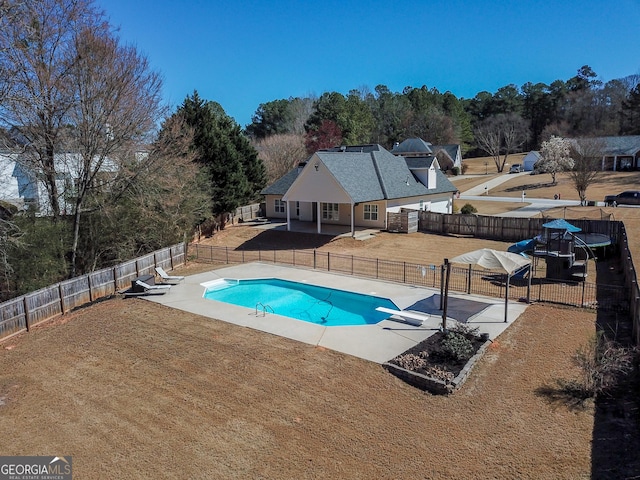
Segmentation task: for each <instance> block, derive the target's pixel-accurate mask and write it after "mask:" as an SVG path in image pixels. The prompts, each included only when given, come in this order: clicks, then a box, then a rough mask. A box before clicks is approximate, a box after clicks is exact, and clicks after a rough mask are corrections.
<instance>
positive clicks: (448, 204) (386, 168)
mask: <svg viewBox="0 0 640 480" xmlns="http://www.w3.org/2000/svg"><path fill="white" fill-rule="evenodd" d="M456 192H457V189H456V187H455V186H454V185H453V184H452V183H451V182H450V181H449V179H448V178H447V177H446V175H444V173H442V171H441V170H440V166H439V164H438V160H437V159H436V158H435V157H434V156H433V155H428V156H424V155H423V156H416V157H407V158H405V157H404V156H401V155H394V154H392V153H391V152H389V151H388V150H386V149H384V148H383V147H382V146H380V145H377V144H374V145H358V146H349V147H339V148H334V149H327V150H321V151H318V152H316V153H314V154H313V155H312V156H311V157H310V158H309V159H308V160H307V162H306V163H305V164H303V165H301V166H300V167H298V168H297V169H294V170H292V171H290V172H289V173H287V174H286V175H284V176H283V177H281V178H280V179H278V180H277V181H276V182H274V183H273V184H272V185H270V186H268V187H267V188H265V189H264V190H263V191H262V192H261V193H262V195H264V197H265V202H266V215H267V217H270V218H286V219H287V228H288V229H290V227H291V220H300V221H304V222H315V223H316V225H317V231H318V233H321V232H322V225H323V224H334V225H350V226H351V231H352V232H354V231H355V227H356V226H358V227H370V228H380V229H385V228H386V226H387V213H390V212H394V213H397V212H399V211H400V210H401V209H403V208H406V209H413V210H427V211H434V212H441V213H452V211H453V198H454V195H455V193H456Z"/></svg>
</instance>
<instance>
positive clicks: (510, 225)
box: [418, 211, 622, 245]
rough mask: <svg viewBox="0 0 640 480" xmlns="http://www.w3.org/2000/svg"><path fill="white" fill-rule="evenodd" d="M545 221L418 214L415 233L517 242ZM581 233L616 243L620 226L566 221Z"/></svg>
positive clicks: (533, 233) (538, 231)
mask: <svg viewBox="0 0 640 480" xmlns="http://www.w3.org/2000/svg"><path fill="white" fill-rule="evenodd" d="M549 220H550V219H548V218H519V217H493V216H484V215H463V214H455V215H449V214H445V213H435V212H425V211H420V212H419V213H418V230H420V231H421V232H431V233H441V234H445V235H464V236H473V237H477V238H486V239H493V240H502V241H504V242H519V241H520V240H527V239H530V238H533V237H535V236H536V235H540V234H541V233H542V232H543V231H544V228H543V227H542V225H543V224H544V223H547V222H548V221H549ZM569 222H570V223H571V224H572V225H575V226H576V227H578V228H581V229H582V231H583V232H588V233H601V234H604V235H607V236H608V237H610V238H611V239H612V242H613V244H614V245H615V244H617V243H618V238H619V236H620V232H621V225H622V222H617V221H613V222H612V221H609V220H590V219H579V220H569Z"/></svg>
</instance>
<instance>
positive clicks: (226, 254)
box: [224, 247, 229, 265]
mask: <svg viewBox="0 0 640 480" xmlns="http://www.w3.org/2000/svg"><path fill="white" fill-rule="evenodd" d="M224 253H225V256H226V260H227V265H228V264H229V247H224Z"/></svg>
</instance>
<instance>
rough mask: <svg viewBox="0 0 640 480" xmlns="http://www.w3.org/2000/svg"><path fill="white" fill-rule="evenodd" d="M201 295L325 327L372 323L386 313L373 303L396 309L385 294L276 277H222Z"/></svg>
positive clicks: (210, 283) (258, 311)
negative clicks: (356, 291)
mask: <svg viewBox="0 0 640 480" xmlns="http://www.w3.org/2000/svg"><path fill="white" fill-rule="evenodd" d="M203 285H204V286H205V287H206V290H205V292H204V298H206V299H208V300H215V301H218V302H224V303H230V304H232V305H238V306H241V307H246V308H251V309H255V311H256V312H257V313H259V314H263V313H265V314H269V313H275V314H277V315H283V316H285V317H290V318H294V319H296V320H302V321H305V322H310V323H316V324H318V325H323V326H327V327H332V326H334V327H335V326H346V325H372V324H375V323H378V322H380V321H381V320H384V319H385V318H388V317H389V315H388V314H385V313H382V312H378V311H376V307H386V308H391V309H395V310H397V308H398V307H397V306H396V305H395V304H394V303H393V302H392V301H391V300H389V299H387V298H381V297H376V296H373V295H364V294H360V293H353V292H347V291H344V290H337V289H333V288H327V287H319V286H317V285H310V284H306V283H299V282H292V281H290V280H281V279H278V278H262V279H249V280H235V279H227V278H225V279H221V280H216V281H214V282H208V283H207V284H203Z"/></svg>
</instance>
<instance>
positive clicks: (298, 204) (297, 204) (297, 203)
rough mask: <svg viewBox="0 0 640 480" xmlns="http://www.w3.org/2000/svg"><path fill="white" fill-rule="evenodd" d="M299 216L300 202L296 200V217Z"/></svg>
mask: <svg viewBox="0 0 640 480" xmlns="http://www.w3.org/2000/svg"><path fill="white" fill-rule="evenodd" d="M299 216H300V202H296V217H299Z"/></svg>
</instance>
